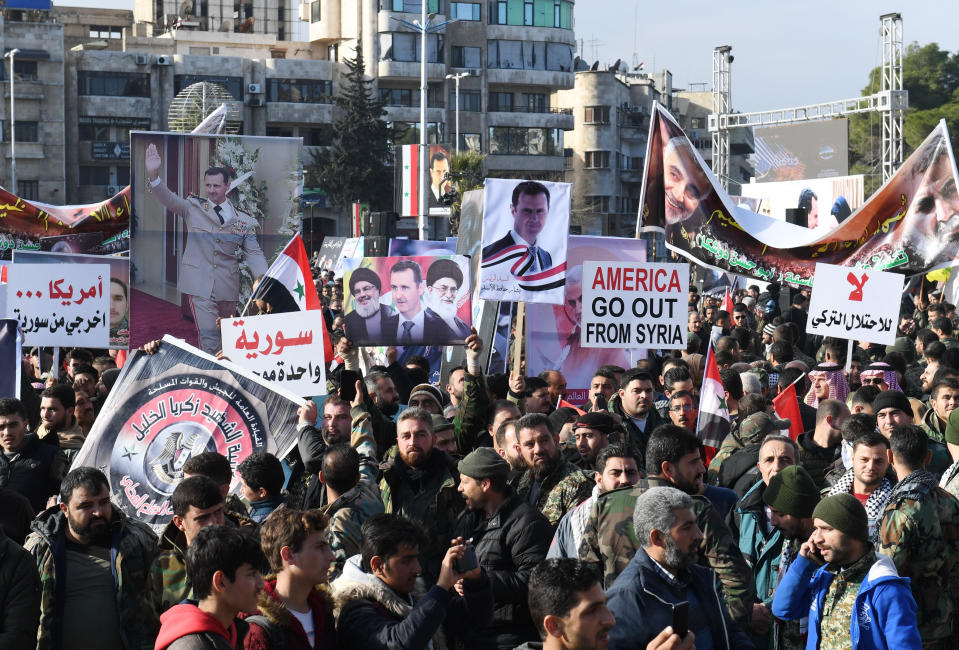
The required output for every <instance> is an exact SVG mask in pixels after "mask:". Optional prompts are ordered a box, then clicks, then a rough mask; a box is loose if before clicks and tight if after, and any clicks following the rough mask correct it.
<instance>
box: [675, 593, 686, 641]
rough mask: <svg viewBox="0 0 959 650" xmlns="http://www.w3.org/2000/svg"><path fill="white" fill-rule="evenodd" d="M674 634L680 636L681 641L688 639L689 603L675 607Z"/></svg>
mask: <svg viewBox="0 0 959 650" xmlns="http://www.w3.org/2000/svg"><path fill="white" fill-rule="evenodd" d="M671 625H672V627H673V632H675V633H676V634H678V635H679V638H680V639H684V638H686V634H688V633H689V603H688V602H686V601H685V600H684V601H683V602H681V603H676V604H675V605H673V622H672V623H671Z"/></svg>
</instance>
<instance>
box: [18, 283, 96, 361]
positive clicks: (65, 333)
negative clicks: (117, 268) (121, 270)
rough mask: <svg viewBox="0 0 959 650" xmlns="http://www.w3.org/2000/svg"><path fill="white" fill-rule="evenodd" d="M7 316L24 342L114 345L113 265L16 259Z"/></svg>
mask: <svg viewBox="0 0 959 650" xmlns="http://www.w3.org/2000/svg"><path fill="white" fill-rule="evenodd" d="M6 317H7V318H16V319H17V320H19V321H20V328H21V329H22V330H23V344H24V345H28V346H33V345H53V346H60V347H89V348H106V347H109V345H110V265H109V264H11V265H10V266H9V267H7V305H6Z"/></svg>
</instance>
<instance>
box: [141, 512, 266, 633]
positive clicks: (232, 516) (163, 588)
mask: <svg viewBox="0 0 959 650" xmlns="http://www.w3.org/2000/svg"><path fill="white" fill-rule="evenodd" d="M225 524H226V525H227V526H230V525H233V526H241V527H245V528H248V529H250V530H256V523H255V522H254V521H253V520H252V519H250V518H249V517H246V516H244V515H240V514H237V513H235V512H230V511H229V510H228V511H227V512H226V517H225ZM150 584H151V587H152V590H153V593H154V594H156V603H155V604H156V607H157V616H159V615H160V614H162V613H163V612H165V611H166V610H168V609H170V608H171V607H173V606H174V605H176V604H178V603H179V602H180V601H182V600H184V599H185V598H192V597H193V586H192V585H191V584H190V579H189V578H188V577H187V575H186V535H185V534H184V533H183V531H182V530H180V529H179V528H177V527H176V524H174V523H173V522H172V521H171V522H170V523H168V524H167V525H166V528H164V529H163V535H161V536H160V543H159V544H158V545H157V554H156V556H155V557H154V558H153V564H152V565H150Z"/></svg>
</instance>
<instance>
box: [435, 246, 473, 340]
mask: <svg viewBox="0 0 959 650" xmlns="http://www.w3.org/2000/svg"><path fill="white" fill-rule="evenodd" d="M461 286H463V271H462V270H461V269H460V266H459V264H457V263H456V262H454V261H453V260H449V259H438V260H435V261H434V262H433V263H432V264H430V267H429V269H427V271H426V303H427V304H428V305H429V306H428V307H427V308H426V317H427V318H429V317H430V315H432V316H435V317H437V318H440V319H442V320H443V322H444V323H445V324H446V326H447V328H449V331H451V332H452V333H453V340H456V341H462V340H464V339H465V338H466V337H467V336H469V335H470V328H469V325H467V324H466V323H465V322H464V321H463V320H462V319H461V318H460V317H458V316H457V315H456V309H457V304H456V296H457V295H458V294H459V290H460V287H461ZM427 334H428V335H429V338H430V340H431V341H434V340H435V341H436V342H442V341H440V340H439V339H435V337H434V333H433V332H431V331H428V332H427ZM446 342H447V343H451V342H452V341H446Z"/></svg>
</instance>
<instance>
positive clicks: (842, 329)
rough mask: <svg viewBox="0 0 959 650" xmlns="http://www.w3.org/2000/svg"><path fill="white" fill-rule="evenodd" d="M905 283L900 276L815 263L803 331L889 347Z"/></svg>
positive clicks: (893, 338)
mask: <svg viewBox="0 0 959 650" xmlns="http://www.w3.org/2000/svg"><path fill="white" fill-rule="evenodd" d="M904 280H905V276H903V275H900V274H899V273H889V272H886V271H869V270H865V269H857V268H854V267H851V266H837V265H835V264H823V263H821V262H820V263H817V264H816V271H815V275H814V276H813V285H812V295H811V296H810V298H809V318H808V320H807V321H806V331H807V332H809V333H810V334H821V335H823V336H835V337H837V338H843V339H852V340H855V341H868V342H869V343H880V344H882V345H892V344H893V343H895V342H896V331H897V329H898V328H899V308H900V300H899V299H900V296H902V284H903V281H904Z"/></svg>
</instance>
